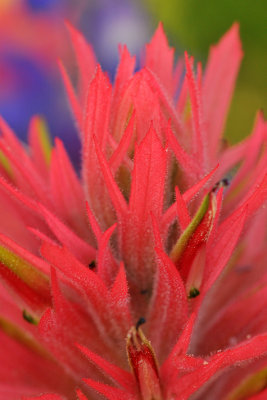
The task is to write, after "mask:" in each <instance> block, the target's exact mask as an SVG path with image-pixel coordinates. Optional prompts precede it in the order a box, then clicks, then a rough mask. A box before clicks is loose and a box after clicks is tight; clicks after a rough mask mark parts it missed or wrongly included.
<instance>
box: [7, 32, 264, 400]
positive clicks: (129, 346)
mask: <svg viewBox="0 0 267 400" xmlns="http://www.w3.org/2000/svg"><path fill="white" fill-rule="evenodd" d="M69 32H70V36H71V40H72V43H73V47H74V52H75V56H76V59H77V64H78V71H79V79H78V82H77V89H74V86H73V84H72V82H71V80H70V79H69V76H68V74H67V72H66V70H65V68H64V66H63V65H62V64H60V69H61V72H62V76H63V80H64V83H65V86H66V90H67V93H68V97H69V101H70V104H71V107H72V110H73V114H74V117H75V119H76V122H77V127H78V130H79V133H80V138H81V142H82V166H81V171H80V176H78V175H77V173H76V171H75V170H74V168H73V166H72V164H71V162H70V160H69V157H68V155H67V153H66V151H65V149H64V145H63V143H62V142H61V141H60V140H58V139H56V141H55V145H54V147H53V148H52V146H51V143H50V140H49V135H48V132H47V128H46V126H45V123H44V122H43V121H42V120H41V119H40V118H39V117H34V118H33V119H32V121H31V122H30V126H29V145H28V147H27V148H25V146H24V145H22V144H21V143H20V142H19V141H18V140H17V139H16V137H15V135H14V133H13V132H12V130H11V128H10V127H9V126H8V125H7V124H6V123H5V122H4V121H3V120H0V129H1V133H2V135H1V137H0V209H1V219H0V277H1V291H0V340H1V355H0V358H1V362H0V399H1V400H7V399H9V400H17V399H23V400H28V399H42V400H59V399H68V400H74V399H79V400H86V399H101V398H105V399H108V400H187V399H190V400H204V399H205V400H209V399H210V400H213V399H215V398H216V399H220V400H242V399H248V398H249V399H253V400H256V399H257V400H260V399H264V398H266V396H267V391H266V389H265V387H266V385H267V320H266V317H265V312H264V310H265V305H266V303H265V299H266V302H267V287H266V285H267V274H266V262H267V252H266V247H265V246H266V233H267V232H266V230H267V223H266V222H267V208H265V202H266V200H267V148H266V144H267V131H266V123H265V122H264V120H263V116H262V115H261V114H260V113H259V114H258V116H257V118H256V121H255V126H254V129H253V132H252V135H251V136H250V137H248V138H247V139H245V140H244V141H243V142H241V143H239V144H237V145H235V146H232V147H231V146H229V145H228V144H227V143H226V142H225V141H224V140H223V139H222V133H223V130H224V124H225V119H226V114H227V111H228V107H229V103H230V100H231V96H232V92H233V88H234V84H235V80H236V76H237V73H238V69H239V65H240V62H241V59H242V50H241V45H240V41H239V37H238V26H237V25H234V26H233V27H232V28H231V29H230V30H229V32H227V33H226V35H225V36H224V37H223V38H222V39H221V41H220V42H219V43H218V44H217V45H216V46H214V47H212V49H211V51H210V55H209V59H208V62H207V66H206V68H205V73H202V67H201V64H197V68H196V72H194V60H193V58H192V57H189V56H188V55H187V54H185V58H184V60H179V61H178V62H177V63H176V64H175V65H174V50H173V49H172V48H169V46H168V43H167V40H166V37H165V35H164V32H163V29H162V26H161V25H160V26H159V27H158V29H157V31H156V32H155V34H154V37H153V38H152V40H151V42H150V43H149V44H148V45H147V46H146V49H145V52H144V57H143V67H142V69H140V70H139V71H138V72H134V69H135V59H134V57H131V56H130V54H129V52H128V51H127V48H126V47H121V48H120V63H119V66H118V70H117V75H116V78H115V81H114V85H111V83H110V81H109V78H108V76H107V75H106V74H105V73H103V71H102V70H101V68H100V66H99V65H97V62H96V59H95V56H94V53H93V51H92V49H91V47H90V46H89V45H88V44H87V43H86V42H85V40H84V38H83V37H82V35H81V34H80V33H79V32H78V31H76V30H75V29H74V28H73V27H71V26H69ZM184 70H185V74H184Z"/></svg>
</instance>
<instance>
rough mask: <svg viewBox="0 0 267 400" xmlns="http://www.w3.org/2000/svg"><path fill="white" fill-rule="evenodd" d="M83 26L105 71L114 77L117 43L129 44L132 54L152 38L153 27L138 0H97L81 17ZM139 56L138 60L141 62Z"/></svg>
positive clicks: (81, 25) (137, 52)
mask: <svg viewBox="0 0 267 400" xmlns="http://www.w3.org/2000/svg"><path fill="white" fill-rule="evenodd" d="M80 28H81V30H82V32H84V33H85V35H86V37H87V38H88V40H89V41H90V42H91V43H92V45H93V47H94V49H95V52H96V55H97V58H98V60H99V61H100V63H101V65H102V67H103V69H104V70H107V71H108V72H109V74H110V76H111V78H113V77H114V74H115V72H116V68H117V64H118V44H119V43H121V44H127V47H128V49H129V51H130V52H131V53H132V54H136V55H137V56H139V53H140V49H141V48H142V47H143V45H144V44H145V43H146V41H147V40H148V39H149V37H150V34H151V26H150V23H149V20H148V17H147V15H146V14H145V13H144V10H143V9H141V8H140V5H139V4H138V2H134V1H121V0H113V1H107V0H98V1H95V2H91V6H90V7H88V8H87V9H86V12H84V13H83V15H82V16H81V20H80ZM139 61H140V60H139V57H137V63H139Z"/></svg>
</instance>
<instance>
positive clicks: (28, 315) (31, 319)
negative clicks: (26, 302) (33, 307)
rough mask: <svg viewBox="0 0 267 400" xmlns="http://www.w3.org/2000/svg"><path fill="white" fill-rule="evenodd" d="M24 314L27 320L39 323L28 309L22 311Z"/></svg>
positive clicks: (35, 323)
mask: <svg viewBox="0 0 267 400" xmlns="http://www.w3.org/2000/svg"><path fill="white" fill-rule="evenodd" d="M22 316H23V318H24V319H25V321H27V322H29V323H30V324H34V325H37V322H36V320H35V319H34V317H33V316H32V315H31V314H29V313H28V312H27V311H26V310H23V311H22Z"/></svg>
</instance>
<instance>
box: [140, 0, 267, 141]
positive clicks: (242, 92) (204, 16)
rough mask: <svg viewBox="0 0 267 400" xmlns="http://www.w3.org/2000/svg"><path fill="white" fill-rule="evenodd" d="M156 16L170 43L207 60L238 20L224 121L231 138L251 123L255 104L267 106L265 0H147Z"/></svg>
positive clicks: (259, 106) (244, 130)
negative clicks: (236, 61)
mask: <svg viewBox="0 0 267 400" xmlns="http://www.w3.org/2000/svg"><path fill="white" fill-rule="evenodd" d="M146 1H147V3H148V5H149V8H150V12H152V14H153V15H154V17H155V20H157V21H158V20H161V21H162V22H163V24H164V27H165V30H166V32H167V35H168V37H169V39H170V42H171V44H172V45H174V46H175V47H176V48H179V49H180V50H184V49H186V50H188V51H189V52H190V53H191V54H193V55H195V56H196V57H197V58H198V59H202V60H206V58H207V53H208V49H209V46H210V45H211V44H213V43H216V42H217V41H218V40H219V38H220V37H221V36H222V35H223V34H224V33H225V32H226V31H227V30H228V29H229V28H230V26H231V25H232V24H233V22H235V21H238V22H239V24H240V34H241V40H242V44H243V50H244V58H243V62H242V66H241V70H240V73H239V77H238V81H237V86H236V91H235V94H234V98H233V102H232V104H231V110H230V114H229V117H228V120H227V125H226V132H225V134H226V136H227V137H228V139H229V140H230V141H231V142H235V141H237V140H240V139H241V138H242V137H244V136H246V135H247V134H248V133H249V132H250V130H251V129H252V126H253V122H254V119H255V114H256V110H258V109H263V110H264V111H265V115H266V109H267V96H266V93H267V68H266V66H267V1H266V0H254V1H252V0H221V1H219V0H146Z"/></svg>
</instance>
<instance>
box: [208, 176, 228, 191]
mask: <svg viewBox="0 0 267 400" xmlns="http://www.w3.org/2000/svg"><path fill="white" fill-rule="evenodd" d="M229 185H230V180H229V179H228V178H223V179H221V180H220V181H218V182H216V183H215V185H214V186H213V188H212V192H216V191H217V190H218V189H219V188H221V187H226V186H229Z"/></svg>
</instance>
